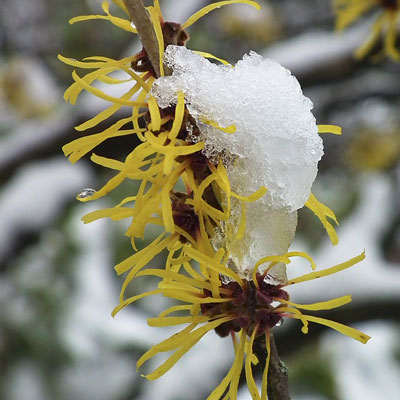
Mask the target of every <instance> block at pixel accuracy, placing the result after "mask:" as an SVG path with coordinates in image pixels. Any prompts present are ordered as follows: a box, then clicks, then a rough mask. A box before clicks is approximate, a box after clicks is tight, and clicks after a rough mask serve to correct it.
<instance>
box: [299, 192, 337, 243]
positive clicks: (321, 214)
mask: <svg viewBox="0 0 400 400" xmlns="http://www.w3.org/2000/svg"><path fill="white" fill-rule="evenodd" d="M305 206H306V207H307V208H309V209H310V210H311V211H312V212H313V213H314V214H315V215H316V216H317V217H318V218H319V220H320V221H321V223H322V225H323V226H324V228H325V230H326V232H327V233H328V236H329V238H330V239H331V242H332V244H334V245H336V244H338V243H339V238H338V236H337V233H336V231H335V228H334V227H333V226H332V224H331V223H330V222H329V221H328V219H327V217H329V218H331V219H333V220H334V221H335V222H336V224H338V221H337V219H336V216H335V214H334V212H333V211H332V210H331V209H330V208H329V207H327V206H326V205H324V204H322V203H321V202H319V201H318V200H317V198H316V197H315V196H314V195H313V194H312V193H311V194H310V197H309V199H308V200H307V202H306V203H305Z"/></svg>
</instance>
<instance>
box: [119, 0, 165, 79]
mask: <svg viewBox="0 0 400 400" xmlns="http://www.w3.org/2000/svg"><path fill="white" fill-rule="evenodd" d="M124 3H125V6H126V8H127V9H128V11H129V15H130V17H131V21H132V22H133V23H134V24H135V27H136V29H137V31H138V34H139V37H140V41H141V42H142V44H143V47H144V49H145V50H146V53H147V56H148V57H149V60H150V62H151V65H152V66H153V69H154V72H155V74H156V77H157V78H158V77H159V76H160V53H159V51H158V41H157V36H156V32H155V30H154V26H153V22H152V21H151V18H150V14H149V12H148V11H147V10H146V8H145V6H144V5H143V2H142V0H124Z"/></svg>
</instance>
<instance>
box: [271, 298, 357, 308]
mask: <svg viewBox="0 0 400 400" xmlns="http://www.w3.org/2000/svg"><path fill="white" fill-rule="evenodd" d="M275 300H276V301H279V302H281V303H284V304H288V305H290V306H293V307H296V308H300V309H302V310H309V311H319V310H331V309H332V308H337V307H340V306H343V305H344V304H347V303H350V302H351V296H342V297H338V298H336V299H332V300H328V301H321V302H319V303H313V304H296V303H292V302H291V301H288V300H284V299H278V298H276V299H275Z"/></svg>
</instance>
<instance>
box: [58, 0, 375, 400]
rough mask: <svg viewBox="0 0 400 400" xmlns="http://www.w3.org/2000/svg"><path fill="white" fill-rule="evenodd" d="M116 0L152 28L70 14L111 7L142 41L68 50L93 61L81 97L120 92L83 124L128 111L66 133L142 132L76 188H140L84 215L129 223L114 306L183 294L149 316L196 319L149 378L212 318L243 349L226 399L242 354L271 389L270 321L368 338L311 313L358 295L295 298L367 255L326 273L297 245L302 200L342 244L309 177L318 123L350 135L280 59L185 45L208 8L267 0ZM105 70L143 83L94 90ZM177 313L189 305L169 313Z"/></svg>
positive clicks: (85, 65) (95, 194)
mask: <svg viewBox="0 0 400 400" xmlns="http://www.w3.org/2000/svg"><path fill="white" fill-rule="evenodd" d="M113 2H114V3H115V4H116V5H117V6H119V7H120V9H121V10H122V11H124V12H125V13H126V14H127V15H128V16H132V15H133V14H132V13H131V11H132V10H131V8H130V7H131V6H132V7H133V8H134V9H135V10H136V12H141V10H142V11H143V12H144V14H143V18H145V19H146V18H148V20H147V23H148V24H149V25H150V28H151V29H150V30H146V29H145V28H146V27H144V28H143V27H142V22H143V21H137V22H138V24H137V25H136V27H133V26H132V24H131V22H130V20H129V19H123V18H119V17H115V16H113V15H111V13H110V10H109V4H108V3H107V2H103V4H102V8H103V10H104V12H105V14H106V15H93V16H90V15H89V16H82V17H77V18H74V19H73V20H72V21H71V22H72V23H74V22H79V21H85V20H99V19H100V20H103V19H104V20H108V21H109V22H111V23H113V24H114V25H116V26H118V27H119V28H121V29H124V30H125V31H128V32H129V33H133V34H136V33H138V31H140V30H142V32H141V33H140V32H139V33H140V36H141V39H142V41H143V49H142V50H141V51H140V52H139V53H138V54H136V55H133V56H130V57H126V58H123V59H121V60H113V59H110V58H107V57H103V56H92V57H88V58H86V59H84V60H83V61H77V60H74V59H70V58H66V57H63V56H59V58H60V59H61V60H62V61H63V62H65V63H66V64H69V65H71V66H73V67H75V68H79V69H89V70H93V71H91V72H89V73H87V74H86V75H84V76H83V77H81V76H80V74H78V73H77V72H76V71H74V72H73V75H72V76H73V79H74V81H75V82H74V83H73V84H72V85H71V86H70V88H68V89H67V91H66V93H65V99H66V100H68V101H70V102H71V103H75V102H76V100H77V97H78V96H79V94H80V93H81V91H82V90H86V91H88V92H90V93H92V94H93V95H95V96H97V97H100V98H102V99H104V100H106V101H109V102H110V103H111V105H110V107H108V108H107V109H105V110H104V111H102V112H100V113H99V114H98V115H97V116H95V117H93V118H91V119H90V120H89V121H87V122H84V123H83V124H81V125H79V126H77V127H76V129H77V130H78V131H84V130H86V129H89V128H93V127H95V126H97V125H98V124H99V123H100V122H103V121H105V120H106V119H107V118H109V117H110V116H112V115H113V114H115V113H116V112H117V111H118V110H119V109H120V108H122V107H129V110H130V116H129V117H126V118H123V119H121V120H119V121H118V122H116V123H114V124H113V125H111V126H110V127H109V128H107V129H105V130H104V131H101V132H99V133H96V134H93V135H89V136H83V137H80V138H78V139H76V140H75V141H73V142H71V143H68V144H66V145H65V146H64V147H63V150H64V153H65V154H66V155H67V156H69V158H70V160H71V162H77V161H78V160H79V159H80V158H81V157H82V156H84V155H85V154H87V153H89V152H91V151H92V150H94V149H95V148H96V146H97V145H99V144H100V143H102V142H104V141H107V140H109V139H112V138H114V137H117V136H129V135H135V136H137V138H139V140H140V142H141V143H140V144H139V145H137V146H134V147H133V148H132V149H131V151H130V153H129V154H128V156H127V157H126V158H125V160H115V159H110V158H105V157H100V156H98V155H96V154H95V153H93V154H92V156H91V160H92V161H93V162H94V163H96V164H99V165H102V166H104V167H106V168H109V169H111V170H113V171H115V172H114V176H113V177H112V178H111V179H110V180H109V181H108V182H107V183H106V184H105V185H104V186H103V187H101V188H99V189H98V190H94V189H85V190H84V191H83V192H82V193H81V194H80V195H78V199H79V200H80V201H93V200H96V199H98V198H101V197H103V196H106V195H107V194H108V193H109V192H111V191H113V190H114V189H115V188H117V187H118V186H119V185H120V184H121V183H122V182H125V181H127V182H129V181H137V182H139V188H138V189H137V190H135V192H133V193H132V194H131V195H130V196H128V197H126V198H124V199H121V201H120V202H119V203H118V204H116V205H115V206H114V207H111V208H106V209H100V210H96V211H93V212H91V213H89V214H87V215H85V216H84V217H83V218H82V219H83V221H84V222H85V223H88V222H91V221H94V220H97V219H99V218H111V219H112V220H121V219H128V220H129V221H130V223H129V226H128V229H127V231H126V235H127V236H128V237H129V238H130V240H131V243H132V248H133V254H132V255H131V256H130V257H128V258H127V259H125V260H123V261H121V262H120V263H119V264H117V265H116V266H115V270H116V272H117V274H118V275H125V277H124V281H123V283H122V288H121V292H120V296H119V304H118V305H117V306H116V307H115V309H114V310H113V312H112V314H113V316H114V315H116V314H117V313H118V312H119V311H120V310H122V309H123V308H124V307H126V306H128V305H129V304H131V303H133V302H136V301H137V300H140V299H142V298H143V297H147V296H153V295H163V296H166V297H169V298H172V299H174V300H175V301H177V302H178V304H177V305H174V306H172V307H170V308H168V309H167V310H165V311H163V312H162V313H161V314H160V315H159V316H158V317H156V318H151V319H149V324H151V325H154V326H160V327H161V326H177V325H180V324H188V325H187V327H185V328H184V329H183V330H182V331H181V332H179V333H178V334H176V335H174V336H172V337H171V338H169V339H167V340H165V341H164V342H162V343H160V344H157V345H155V346H153V347H152V348H151V349H150V350H149V351H148V352H147V353H145V354H144V355H143V357H141V358H140V360H139V361H138V367H140V366H141V365H142V364H144V363H145V362H146V361H147V360H149V359H150V358H152V357H153V356H155V355H157V354H158V353H161V352H168V351H174V353H173V354H172V355H171V357H169V358H168V359H167V360H166V361H165V362H164V363H163V364H162V365H161V366H160V367H159V368H157V369H156V370H155V371H154V372H152V373H150V374H148V375H146V377H147V378H148V379H150V380H151V379H156V378H158V377H160V376H161V375H163V374H164V373H166V372H167V371H168V370H169V369H170V368H172V367H173V365H174V364H175V363H176V362H177V361H178V360H179V359H180V358H181V357H182V356H183V355H184V354H185V353H186V352H187V351H189V350H190V348H191V347H193V346H194V345H195V344H196V343H197V342H198V341H199V340H200V339H201V338H202V337H203V336H204V335H205V334H206V333H207V332H209V331H211V330H215V332H216V333H217V334H219V335H220V336H222V337H225V336H231V337H232V340H233V343H234V351H235V354H236V356H235V361H234V364H233V366H232V368H231V369H230V371H229V372H228V374H227V375H226V377H225V378H224V379H223V380H222V382H221V384H220V385H218V387H217V388H216V389H215V390H214V391H213V392H212V394H211V395H210V396H209V399H212V400H217V399H220V398H221V396H224V393H225V392H226V391H228V393H227V394H226V395H225V397H224V399H231V400H233V399H236V396H237V387H238V383H239V378H240V373H241V371H242V366H243V363H244V364H245V373H246V380H247V384H248V387H249V391H250V393H251V396H252V398H253V399H263V400H266V399H267V393H268V391H267V385H268V366H269V361H270V358H271V351H270V350H271V347H270V345H271V338H272V332H271V331H272V328H274V327H275V326H277V325H279V322H280V321H281V320H282V319H283V318H288V317H289V318H295V319H299V320H300V321H301V322H302V324H303V328H302V331H303V332H304V333H307V331H308V324H309V322H315V323H319V324H322V325H326V326H329V327H331V328H333V329H336V330H337V331H339V332H341V333H342V334H345V335H347V336H350V337H352V338H354V339H356V340H359V341H361V342H363V343H365V342H366V341H367V340H368V339H369V337H368V336H367V335H365V334H363V333H362V332H359V331H357V330H355V329H353V328H350V327H347V326H344V325H342V324H339V323H337V322H333V321H328V320H325V319H322V318H318V317H315V316H310V315H305V314H303V312H302V311H301V310H314V311H316V310H323V309H331V308H335V307H339V306H341V305H343V304H346V303H348V302H349V301H350V300H351V298H350V296H344V297H341V298H338V299H333V300H328V301H322V302H319V303H315V304H308V305H300V304H296V303H293V302H292V301H291V300H290V296H289V293H288V292H287V291H286V287H287V286H290V285H291V284H295V283H301V282H304V281H309V280H313V279H316V278H319V277H322V276H329V275H331V274H333V273H336V272H340V271H341V270H343V269H346V268H349V267H351V266H353V265H354V264H356V263H358V262H360V261H361V260H362V259H363V258H364V257H365V255H364V253H362V254H360V255H359V256H356V257H354V258H352V259H351V260H348V261H345V262H344V263H342V264H339V265H336V266H334V267H330V268H327V269H325V270H322V271H319V270H316V265H315V263H314V261H313V260H312V258H311V257H310V256H309V255H308V254H306V253H304V252H301V251H288V249H289V246H290V244H291V242H292V240H293V237H294V234H295V230H296V224H297V210H298V209H300V208H302V207H303V206H306V207H308V208H310V209H311V210H312V211H313V212H314V213H315V214H316V216H317V217H318V218H319V219H320V221H321V222H322V224H323V226H324V227H325V229H326V231H327V233H328V235H329V237H330V239H331V241H332V243H333V244H336V243H337V241H338V238H337V235H336V232H335V229H334V227H333V225H332V222H336V223H337V220H336V217H335V215H334V213H333V212H332V211H331V210H330V209H329V208H328V207H327V206H325V205H323V204H322V203H320V202H319V201H318V200H317V199H316V197H315V196H314V195H313V194H312V193H311V186H312V183H313V181H314V179H315V177H316V174H317V165H318V161H319V160H320V158H321V156H322V154H323V146H322V140H321V138H320V136H319V134H320V133H325V132H331V133H335V134H340V133H341V130H340V128H338V127H335V126H331V125H316V121H315V118H314V117H313V115H312V113H311V109H312V103H311V101H310V100H309V99H307V98H306V97H304V96H303V94H302V91H301V88H300V86H299V84H298V82H297V80H296V79H295V78H294V77H293V76H292V75H291V74H290V72H289V71H287V70H286V69H285V68H283V67H282V66H280V65H279V64H277V63H275V62H273V61H271V60H265V59H263V58H262V57H260V56H259V55H257V54H256V53H254V52H251V53H249V54H248V55H246V56H244V57H243V59H242V60H240V61H239V62H238V63H237V64H236V65H235V66H231V65H229V64H228V63H227V62H226V61H224V60H221V59H219V58H217V57H215V56H213V55H211V54H208V53H204V52H194V51H190V50H187V49H186V48H185V47H184V46H185V44H186V42H187V40H188V38H189V35H188V34H187V32H186V28H188V27H190V26H191V25H192V24H193V23H194V22H195V21H197V20H198V19H199V18H200V17H202V16H203V15H205V14H207V13H208V12H210V11H212V10H214V9H216V8H219V7H221V6H225V5H228V4H233V3H244V4H248V5H251V6H254V7H256V8H259V5H258V4H257V3H256V2H254V1H250V0H231V1H221V2H217V3H214V4H211V5H208V6H206V7H204V8H203V9H202V10H200V11H198V12H197V13H195V14H194V15H193V16H192V17H190V18H189V19H188V20H187V21H186V22H185V23H183V24H182V25H181V24H178V23H174V22H166V21H164V19H163V17H162V13H161V9H160V6H159V2H158V1H157V0H155V1H154V6H150V7H146V8H144V7H143V4H142V3H141V1H139V0H126V1H125V0H124V1H122V0H113ZM132 18H133V17H132ZM153 28H154V29H153ZM149 32H153V34H154V35H155V43H156V47H157V49H158V53H157V54H158V58H156V59H155V60H154V54H153V53H152V52H150V51H149V47H146V46H147V43H151V41H150V42H149V41H147V38H146V35H147V34H149ZM153 39H154V37H153ZM153 44H154V42H153ZM148 46H151V45H148ZM207 58H213V59H215V60H217V61H218V62H220V63H221V64H222V65H215V64H212V63H211V62H209V61H208V60H207ZM115 71H123V72H124V73H125V74H126V79H117V78H115V77H113V76H110V75H112V73H113V72H115ZM96 80H99V81H102V82H103V83H108V84H110V85H113V86H115V85H119V84H126V83H127V82H132V87H131V88H130V89H129V90H128V91H125V92H124V93H123V94H122V95H121V97H114V96H111V95H108V94H107V93H106V92H104V91H102V90H100V89H99V88H97V87H96V86H95V85H94V82H95V81H96ZM178 183H180V184H182V183H183V186H184V188H185V189H184V190H183V191H182V190H180V191H179V190H178V189H177V184H178ZM181 186H182V185H181ZM135 187H137V185H135ZM154 225H158V226H161V227H162V233H161V234H160V235H159V236H158V237H156V238H155V239H153V240H152V241H151V242H150V244H149V245H147V246H145V247H144V248H142V249H140V250H138V249H137V246H136V239H137V238H144V237H145V233H146V228H147V227H149V226H154ZM163 251H166V252H167V254H168V255H167V257H166V261H165V265H163V267H162V268H154V266H150V263H152V262H154V258H155V256H157V255H159V254H160V253H161V252H163ZM297 257H300V258H304V259H306V260H308V261H309V262H310V265H311V268H312V270H313V271H312V272H310V273H309V274H306V275H304V276H302V277H298V278H295V279H291V280H288V279H287V278H286V266H287V265H288V264H290V263H291V261H292V259H295V258H297ZM143 276H152V277H156V278H158V279H159V280H160V281H159V284H158V287H157V288H156V289H154V290H151V291H149V292H142V293H139V294H138V295H135V296H133V297H126V296H125V293H126V289H127V287H128V285H130V284H131V283H134V282H135V281H136V280H137V279H139V278H140V277H143ZM173 313H178V314H177V315H176V314H175V315H176V316H170V314H173ZM237 335H239V341H238V339H237ZM258 341H264V345H265V347H266V349H267V352H268V358H267V360H261V359H260V355H258V354H255V352H254V351H253V346H254V343H256V342H258ZM264 361H266V362H265V363H264ZM256 364H265V368H264V370H263V378H262V382H261V394H260V393H259V391H258V389H257V385H256V383H255V379H254V377H253V372H252V368H253V366H254V365H256Z"/></svg>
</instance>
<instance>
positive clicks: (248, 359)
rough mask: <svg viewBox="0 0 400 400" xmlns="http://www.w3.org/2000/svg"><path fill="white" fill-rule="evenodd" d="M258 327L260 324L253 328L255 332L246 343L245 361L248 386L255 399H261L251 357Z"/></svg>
mask: <svg viewBox="0 0 400 400" xmlns="http://www.w3.org/2000/svg"><path fill="white" fill-rule="evenodd" d="M257 329H258V325H256V326H255V328H254V329H253V333H252V335H251V337H250V340H249V341H248V342H247V343H246V363H245V373H246V382H247V386H248V388H249V392H250V395H251V398H252V399H253V400H261V399H260V394H259V393H258V388H257V385H256V382H255V380H254V377H253V371H252V368H251V358H252V355H254V354H253V344H254V338H255V336H256V332H257Z"/></svg>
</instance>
